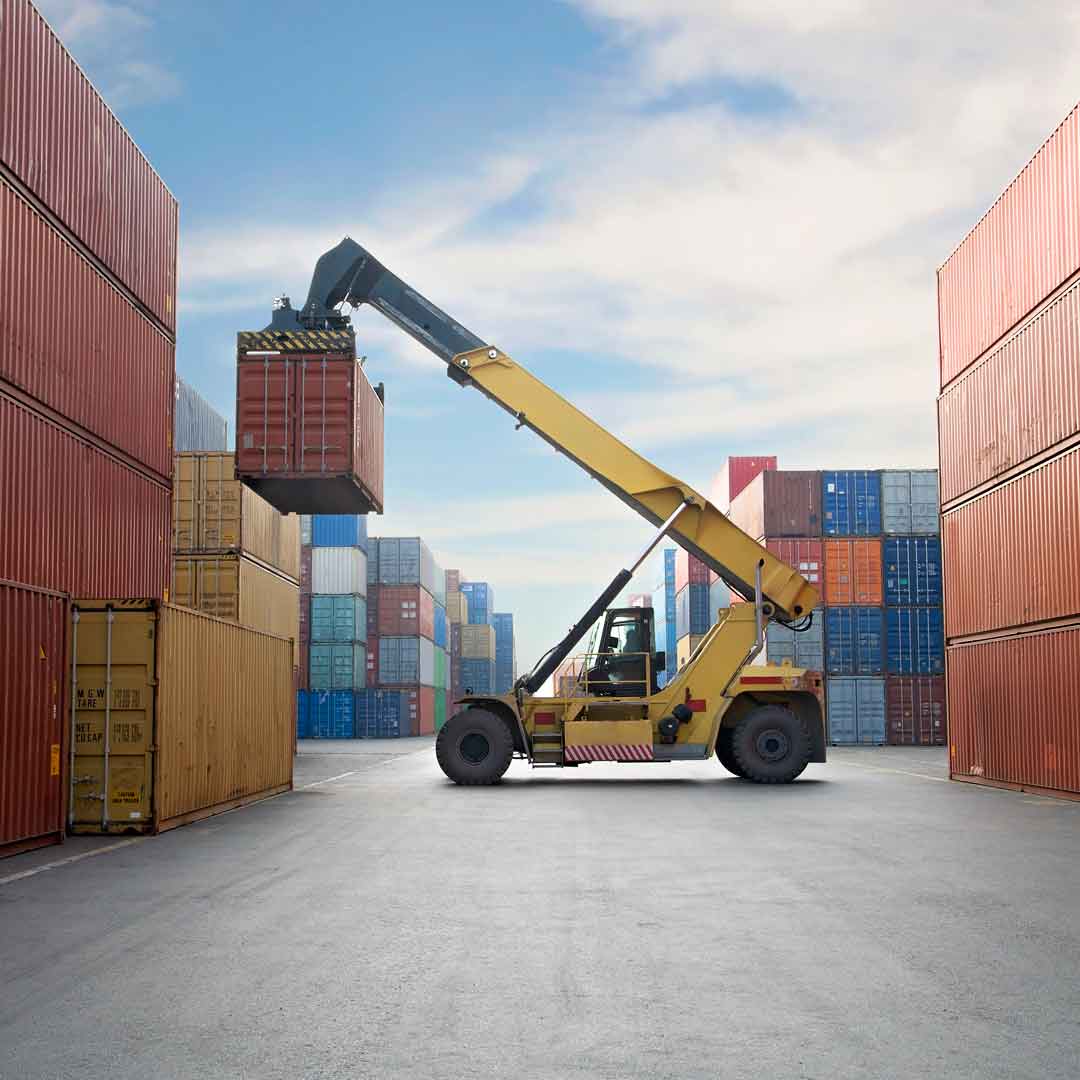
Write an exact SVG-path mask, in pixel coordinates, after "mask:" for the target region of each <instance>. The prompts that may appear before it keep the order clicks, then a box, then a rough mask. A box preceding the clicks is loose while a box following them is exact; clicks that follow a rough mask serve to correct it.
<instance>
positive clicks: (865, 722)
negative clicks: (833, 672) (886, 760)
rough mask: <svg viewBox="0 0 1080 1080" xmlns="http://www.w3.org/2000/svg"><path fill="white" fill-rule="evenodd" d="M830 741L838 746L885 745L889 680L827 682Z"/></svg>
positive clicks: (851, 679) (869, 679)
mask: <svg viewBox="0 0 1080 1080" xmlns="http://www.w3.org/2000/svg"><path fill="white" fill-rule="evenodd" d="M825 695H826V699H827V702H828V716H829V742H831V743H832V744H833V745H834V746H854V745H859V744H861V745H864V746H882V745H884V743H885V680H884V679H879V678H876V677H852V678H839V679H837V678H833V679H826V680H825Z"/></svg>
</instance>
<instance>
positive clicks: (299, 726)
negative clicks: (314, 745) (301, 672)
mask: <svg viewBox="0 0 1080 1080" xmlns="http://www.w3.org/2000/svg"><path fill="white" fill-rule="evenodd" d="M308 693H309V691H307V690H297V691H296V737H297V738H298V739H306V738H308Z"/></svg>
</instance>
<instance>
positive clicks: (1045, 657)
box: [937, 109, 1080, 797]
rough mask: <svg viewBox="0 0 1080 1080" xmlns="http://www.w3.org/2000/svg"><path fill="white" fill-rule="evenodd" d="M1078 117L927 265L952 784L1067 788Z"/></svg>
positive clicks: (1073, 765)
mask: <svg viewBox="0 0 1080 1080" xmlns="http://www.w3.org/2000/svg"><path fill="white" fill-rule="evenodd" d="M1078 145H1080V110H1076V109H1074V110H1073V112H1072V113H1070V114H1069V116H1068V117H1067V118H1066V120H1065V121H1064V122H1063V123H1062V124H1061V126H1060V127H1059V128H1058V129H1057V130H1056V131H1055V132H1054V133H1053V134H1052V135H1051V136H1050V138H1049V139H1047V141H1046V142H1045V143H1044V144H1043V146H1042V147H1041V148H1040V149H1039V151H1038V152H1037V153H1036V155H1035V156H1034V158H1032V160H1031V161H1030V162H1029V163H1028V164H1027V165H1026V166H1025V168H1024V169H1023V171H1022V172H1021V173H1020V175H1019V176H1018V177H1017V178H1016V179H1015V180H1014V181H1013V182H1012V183H1011V184H1010V185H1009V187H1008V188H1007V189H1006V191H1005V192H1004V194H1003V195H1002V196H1001V197H1000V198H999V199H998V201H997V202H996V203H994V205H993V206H992V207H991V208H990V210H988V211H987V213H986V215H985V216H984V217H983V218H982V220H981V221H979V223H978V224H977V225H976V226H975V228H974V229H973V230H972V231H971V232H970V233H969V234H968V236H967V237H966V238H965V239H964V240H963V242H962V243H961V244H960V246H959V247H958V248H957V249H956V251H955V252H953V254H952V255H951V256H950V257H949V259H948V260H947V261H946V262H945V264H944V265H943V266H942V267H941V269H940V270H939V271H938V280H937V284H938V318H939V335H940V357H939V359H940V376H941V378H940V387H941V393H940V397H939V399H938V441H939V448H940V457H941V506H942V514H943V517H942V542H943V549H944V551H943V555H944V590H945V631H946V635H947V641H948V649H947V678H948V692H947V699H948V715H949V760H950V770H951V774H952V776H953V778H954V779H957V780H966V781H973V782H977V783H986V784H996V785H1004V786H1009V787H1019V788H1023V789H1025V790H1038V791H1044V792H1049V793H1060V794H1067V795H1069V796H1071V797H1077V795H1078V794H1080V739H1078V738H1077V721H1076V717H1077V713H1078V708H1080V572H1078V570H1077V558H1076V553H1075V538H1076V536H1077V535H1078V533H1080V495H1078V493H1080V395H1078V393H1077V371H1078V370H1080V337H1078V335H1077V332H1076V327H1077V325H1078V323H1080V231H1078V230H1077V228H1076V220H1077V217H1078V215H1080V193H1078V189H1077V184H1076V175H1077V168H1078V165H1077V147H1078Z"/></svg>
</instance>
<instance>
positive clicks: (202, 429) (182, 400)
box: [173, 377, 229, 454]
mask: <svg viewBox="0 0 1080 1080" xmlns="http://www.w3.org/2000/svg"><path fill="white" fill-rule="evenodd" d="M228 439H229V424H228V421H226V419H225V417H224V416H222V415H221V413H219V412H218V411H217V410H216V409H215V408H214V407H213V406H212V405H211V404H210V402H208V401H207V400H206V398H204V397H203V396H202V394H200V393H199V392H198V391H197V390H196V389H195V387H193V386H192V385H191V384H190V383H186V382H184V380H183V379H181V378H179V377H178V378H177V380H176V404H175V411H174V413H173V449H174V450H175V451H176V452H177V453H178V454H181V453H188V452H190V451H193V450H217V451H219V452H222V453H223V452H224V451H225V450H227V449H228Z"/></svg>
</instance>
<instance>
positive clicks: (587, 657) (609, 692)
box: [554, 652, 652, 698]
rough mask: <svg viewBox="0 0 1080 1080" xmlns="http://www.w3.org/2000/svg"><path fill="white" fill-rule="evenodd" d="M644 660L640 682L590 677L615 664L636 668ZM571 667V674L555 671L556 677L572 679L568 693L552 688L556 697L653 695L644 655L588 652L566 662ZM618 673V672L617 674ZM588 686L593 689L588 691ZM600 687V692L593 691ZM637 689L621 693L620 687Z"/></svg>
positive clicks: (649, 667) (647, 655)
mask: <svg viewBox="0 0 1080 1080" xmlns="http://www.w3.org/2000/svg"><path fill="white" fill-rule="evenodd" d="M642 659H644V662H645V677H644V678H643V679H627V678H617V679H610V678H604V679H592V680H590V678H589V676H590V674H591V673H592V672H595V671H597V670H605V669H607V670H610V668H611V667H612V666H613V662H614V665H615V666H617V667H622V666H624V665H625V666H626V667H629V668H636V667H637V665H638V663H640V661H641V660H642ZM567 662H568V663H569V664H570V665H572V667H573V669H574V670H573V671H572V672H571V673H570V674H559V673H558V672H556V678H557V679H559V680H560V683H561V681H562V680H563V679H573V680H574V683H573V685H572V686H569V687H566V689H568V690H570V693H564V686H563V685H559V684H557V685H556V686H555V687H554V689H555V697H562V698H566V697H648V696H649V694H650V693H652V655H651V654H650V653H647V652H632V653H621V652H588V653H581V654H580V655H578V656H572V657H570V658H569V660H568V661H567ZM616 673H618V672H616ZM590 686H591V687H592V688H593V689H592V690H590ZM597 687H602V688H603V693H598V692H597V690H596V688H597ZM638 687H640V689H641V692H640V693H634V692H633V691H632V690H631V691H630V692H629V693H624V692H621V691H622V688H627V689H629V688H638Z"/></svg>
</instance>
